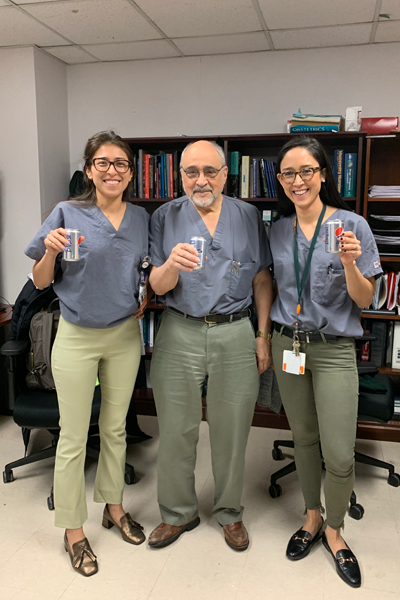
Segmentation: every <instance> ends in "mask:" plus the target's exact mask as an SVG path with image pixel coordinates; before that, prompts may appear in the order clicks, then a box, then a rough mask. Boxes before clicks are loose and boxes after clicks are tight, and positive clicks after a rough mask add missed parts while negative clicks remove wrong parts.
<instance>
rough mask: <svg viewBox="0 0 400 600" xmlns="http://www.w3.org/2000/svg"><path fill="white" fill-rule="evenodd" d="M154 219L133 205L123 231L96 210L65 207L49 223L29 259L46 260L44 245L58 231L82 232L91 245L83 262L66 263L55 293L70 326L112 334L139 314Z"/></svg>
mask: <svg viewBox="0 0 400 600" xmlns="http://www.w3.org/2000/svg"><path fill="white" fill-rule="evenodd" d="M148 223H149V215H148V214H147V212H146V211H145V209H144V208H140V207H138V206H133V205H132V204H129V203H127V205H126V211H125V214H124V217H123V219H122V222H121V225H120V228H119V230H118V231H116V229H115V228H114V226H113V225H112V224H111V223H110V221H109V220H108V219H107V217H106V216H105V214H104V213H103V212H102V211H101V210H100V209H99V207H98V206H97V205H96V204H95V205H93V206H89V207H87V208H84V207H83V206H82V205H80V204H79V203H78V202H74V201H68V202H60V203H59V204H57V206H56V207H55V208H54V209H53V211H52V212H51V214H50V215H49V216H48V218H47V219H46V220H45V222H44V223H43V225H42V227H41V228H40V230H39V232H38V233H37V234H36V235H35V237H34V238H33V240H32V241H31V243H30V244H29V246H28V247H27V248H26V250H25V254H26V255H27V256H29V257H30V258H33V259H34V260H40V259H41V258H42V256H43V255H44V253H45V250H46V247H45V245H44V239H45V237H46V236H47V234H48V233H49V232H50V230H52V229H57V228H58V227H64V228H68V229H79V230H80V232H81V235H83V236H85V240H84V241H83V242H82V244H81V245H80V247H79V257H80V260H79V261H76V262H69V261H65V260H63V259H62V260H61V269H62V277H61V279H60V280H59V277H58V276H57V277H56V279H55V282H54V291H55V292H56V294H57V296H58V297H59V299H60V310H61V314H62V316H63V317H64V319H65V320H66V321H69V322H70V323H72V324H74V325H79V326H80V327H91V328H94V329H107V328H109V327H115V326H116V325H120V324H121V323H123V322H124V321H125V320H126V319H128V318H129V317H130V316H132V315H133V314H134V313H135V312H136V311H137V309H138V307H139V303H138V292H139V274H140V264H141V261H142V259H143V258H144V257H145V256H146V254H147V253H148Z"/></svg>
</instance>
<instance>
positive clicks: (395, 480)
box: [388, 473, 400, 487]
mask: <svg viewBox="0 0 400 600" xmlns="http://www.w3.org/2000/svg"><path fill="white" fill-rule="evenodd" d="M388 484H389V485H391V486H393V487H399V485H400V475H399V474H398V473H390V475H389V477H388Z"/></svg>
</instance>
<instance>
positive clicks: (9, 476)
mask: <svg viewBox="0 0 400 600" xmlns="http://www.w3.org/2000/svg"><path fill="white" fill-rule="evenodd" d="M3 481H4V483H11V482H12V481H14V475H13V472H12V471H3ZM397 485H398V484H397Z"/></svg>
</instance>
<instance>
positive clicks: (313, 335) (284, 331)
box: [274, 323, 344, 344]
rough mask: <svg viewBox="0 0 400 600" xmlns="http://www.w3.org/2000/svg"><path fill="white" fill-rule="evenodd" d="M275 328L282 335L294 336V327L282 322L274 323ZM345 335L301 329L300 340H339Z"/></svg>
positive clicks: (308, 341)
mask: <svg viewBox="0 0 400 600" xmlns="http://www.w3.org/2000/svg"><path fill="white" fill-rule="evenodd" d="M274 329H275V331H277V332H278V333H280V334H281V335H285V336H286V337H290V338H293V332H294V329H292V328H291V327H286V326H284V325H281V324H280V323H274ZM343 337H344V336H342V335H332V334H330V333H323V332H322V331H302V330H301V329H299V342H306V343H307V344H308V343H310V342H324V341H327V342H337V341H338V340H340V339H342V338H343Z"/></svg>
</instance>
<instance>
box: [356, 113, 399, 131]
mask: <svg viewBox="0 0 400 600" xmlns="http://www.w3.org/2000/svg"><path fill="white" fill-rule="evenodd" d="M398 126H399V117H364V118H362V119H361V131H366V132H367V133H369V135H375V134H376V135H379V134H382V133H390V132H391V131H392V130H393V129H397V128H398Z"/></svg>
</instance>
